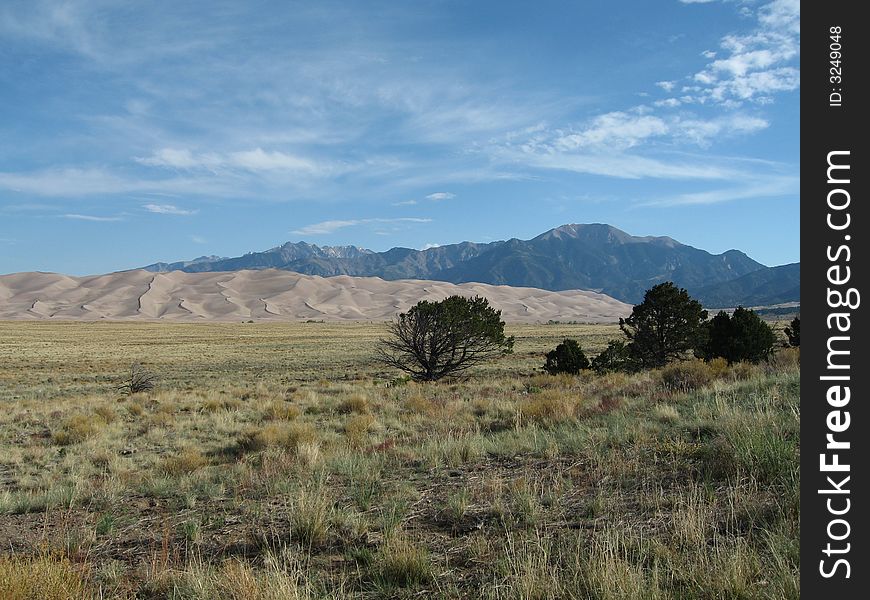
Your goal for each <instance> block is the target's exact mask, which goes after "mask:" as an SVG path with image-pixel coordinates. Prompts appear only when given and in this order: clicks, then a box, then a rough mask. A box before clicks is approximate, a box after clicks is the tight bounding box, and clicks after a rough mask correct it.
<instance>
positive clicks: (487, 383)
mask: <svg viewBox="0 0 870 600" xmlns="http://www.w3.org/2000/svg"><path fill="white" fill-rule="evenodd" d="M508 329H509V330H510V331H509V333H510V334H512V335H515V336H516V338H517V341H516V346H515V354H514V355H512V356H510V357H507V358H505V359H504V360H500V361H497V362H494V363H492V364H490V365H487V366H485V367H482V368H481V369H479V370H477V371H475V372H473V373H472V374H471V377H470V378H469V379H467V380H465V381H461V382H443V383H437V384H429V385H419V384H414V383H409V382H406V381H404V380H402V379H397V373H395V372H390V371H387V370H384V368H383V367H382V366H380V365H378V364H377V363H375V362H374V361H373V352H372V346H373V344H374V343H375V342H376V340H377V339H378V338H379V337H380V336H381V335H383V333H384V326H383V325H382V324H325V323H299V324H268V325H259V324H251V323H237V324H201V325H200V324H187V325H181V324H174V325H173V324H166V323H155V324H148V323H139V324H121V323H41V322H35V323H13V322H7V323H0V405H2V411H0V545H2V546H0V548H2V550H0V590H2V594H5V595H0V596H2V598H4V600H6V599H9V600H16V599H19V598H21V599H25V598H39V599H40V600H52V599H54V598H179V599H181V598H205V599H218V598H231V599H248V598H251V599H264V600H265V599H279V598H336V599H337V598H404V597H407V598H411V597H431V598H454V597H467V598H484V599H508V598H516V599H520V598H529V599H550V598H552V599H556V598H578V599H580V598H595V599H614V600H617V599H632V598H639V599H641V598H642V599H651V600H654V599H660V598H661V599H663V598H675V599H676V598H680V599H691V598H709V599H720V598H735V599H737V598H770V599H779V598H797V597H799V579H798V567H799V564H798V549H799V527H800V520H799V510H800V501H799V493H798V489H799V475H798V459H799V440H798V431H799V424H800V399H799V383H800V376H799V372H798V356H797V354H796V353H794V352H792V351H784V352H781V353H780V354H779V355H777V357H775V358H774V360H773V361H771V362H770V363H769V364H765V365H759V366H748V365H735V366H733V367H728V366H726V365H722V364H716V365H712V366H711V365H703V364H697V363H689V364H688V365H684V366H681V367H677V368H670V369H666V370H664V371H655V372H649V373H642V374H638V375H632V376H626V375H623V374H610V375H605V376H595V375H592V374H584V375H582V376H578V377H564V376H557V377H551V376H545V375H541V374H540V366H541V364H542V363H543V353H544V352H545V351H546V350H549V349H551V348H553V347H554V346H555V345H556V344H557V343H558V342H559V341H561V339H563V338H564V337H574V338H577V339H579V340H580V341H581V343H582V345H583V347H584V349H586V350H587V351H588V352H589V353H590V354H592V355H594V354H595V353H596V352H597V351H598V350H600V349H602V348H603V347H604V346H605V345H606V342H607V340H608V339H610V338H612V337H617V336H618V330H617V329H616V328H615V327H612V326H584V325H546V326H544V325H542V326H514V327H509V328H508ZM136 362H138V363H142V364H143V365H145V367H146V368H148V369H150V370H151V371H154V372H156V373H158V374H160V377H161V379H160V381H159V384H158V386H157V388H156V389H154V390H152V391H150V392H147V393H143V394H135V395H132V396H126V395H124V394H122V393H120V392H119V391H117V386H119V385H120V384H121V383H122V382H123V379H124V376H125V373H127V372H128V371H129V368H130V365H131V363H136Z"/></svg>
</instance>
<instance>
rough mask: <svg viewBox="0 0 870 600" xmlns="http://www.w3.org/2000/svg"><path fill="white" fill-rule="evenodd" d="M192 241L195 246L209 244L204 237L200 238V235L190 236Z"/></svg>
mask: <svg viewBox="0 0 870 600" xmlns="http://www.w3.org/2000/svg"><path fill="white" fill-rule="evenodd" d="M190 241H191V242H193V243H194V244H207V243H208V240H206V239H205V238H204V237H202V236H198V235H192V236H190Z"/></svg>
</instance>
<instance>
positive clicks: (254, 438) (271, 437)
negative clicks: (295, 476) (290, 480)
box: [237, 423, 317, 452]
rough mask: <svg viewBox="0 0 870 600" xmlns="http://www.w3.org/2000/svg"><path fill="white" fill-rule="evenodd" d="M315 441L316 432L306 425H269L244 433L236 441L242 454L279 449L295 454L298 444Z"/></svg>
mask: <svg viewBox="0 0 870 600" xmlns="http://www.w3.org/2000/svg"><path fill="white" fill-rule="evenodd" d="M315 441H317V431H316V430H315V429H314V427H312V426H311V425H310V424H308V423H270V424H269V425H266V426H265V427H261V428H258V429H252V430H250V431H247V432H245V433H244V434H243V435H242V437H241V438H240V439H239V441H238V444H237V445H238V448H239V450H241V451H242V452H258V451H260V450H265V449H266V448H269V447H279V448H284V449H285V450H290V451H292V452H296V450H297V449H298V447H299V445H300V444H305V443H309V444H310V443H313V442H315Z"/></svg>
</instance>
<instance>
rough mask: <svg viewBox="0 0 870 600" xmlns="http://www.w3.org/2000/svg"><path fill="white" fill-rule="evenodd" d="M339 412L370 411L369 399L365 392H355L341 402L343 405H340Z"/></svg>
mask: <svg viewBox="0 0 870 600" xmlns="http://www.w3.org/2000/svg"><path fill="white" fill-rule="evenodd" d="M339 412H341V413H344V414H348V413H359V414H363V413H367V412H369V399H368V398H366V396H365V395H363V394H354V395H353V396H351V397H350V398H347V399H346V400H345V401H344V402H342V403H341V406H339Z"/></svg>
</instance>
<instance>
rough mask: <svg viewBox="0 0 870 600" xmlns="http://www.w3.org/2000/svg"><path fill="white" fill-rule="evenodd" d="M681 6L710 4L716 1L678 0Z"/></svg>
mask: <svg viewBox="0 0 870 600" xmlns="http://www.w3.org/2000/svg"><path fill="white" fill-rule="evenodd" d="M680 2H682V3H683V4H710V3H711V2H716V0H680Z"/></svg>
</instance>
